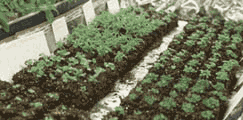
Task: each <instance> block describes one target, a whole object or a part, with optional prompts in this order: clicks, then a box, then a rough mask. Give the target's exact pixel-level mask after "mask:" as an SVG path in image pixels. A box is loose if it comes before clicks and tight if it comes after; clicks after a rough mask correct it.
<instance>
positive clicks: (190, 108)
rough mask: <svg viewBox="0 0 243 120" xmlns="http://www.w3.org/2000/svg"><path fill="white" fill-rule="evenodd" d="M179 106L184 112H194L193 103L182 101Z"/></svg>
mask: <svg viewBox="0 0 243 120" xmlns="http://www.w3.org/2000/svg"><path fill="white" fill-rule="evenodd" d="M181 108H182V110H184V111H185V112H191V113H192V112H194V108H195V105H193V104H191V103H183V104H182V107H181Z"/></svg>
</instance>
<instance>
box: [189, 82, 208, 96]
mask: <svg viewBox="0 0 243 120" xmlns="http://www.w3.org/2000/svg"><path fill="white" fill-rule="evenodd" d="M209 85H210V84H209V82H208V80H203V79H200V80H198V81H197V83H196V84H195V85H194V86H193V87H192V89H191V91H192V92H196V93H204V92H205V88H207V87H209Z"/></svg>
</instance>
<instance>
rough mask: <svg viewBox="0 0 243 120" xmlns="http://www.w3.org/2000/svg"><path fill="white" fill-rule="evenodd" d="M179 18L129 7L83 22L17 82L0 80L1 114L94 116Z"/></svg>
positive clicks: (29, 119) (26, 119) (11, 116)
mask: <svg viewBox="0 0 243 120" xmlns="http://www.w3.org/2000/svg"><path fill="white" fill-rule="evenodd" d="M124 16H126V17H124ZM107 18H109V19H107ZM177 21H178V19H177V16H176V14H175V13H168V14H167V13H166V12H164V11H163V10H161V11H160V12H156V11H155V10H154V9H143V8H134V7H129V8H127V9H121V11H120V12H119V13H117V14H116V15H112V14H111V13H109V12H103V13H102V14H101V15H100V16H97V17H96V18H95V19H94V21H93V22H92V23H91V24H90V25H89V26H85V25H82V24H81V25H79V26H78V27H77V28H75V29H74V31H73V33H72V34H71V35H69V36H68V38H67V39H66V42H67V43H62V42H58V43H57V46H58V49H57V50H55V52H54V56H45V55H42V57H40V59H39V60H34V62H33V60H28V61H26V63H25V64H26V65H27V67H26V68H23V69H22V70H21V71H19V72H18V73H16V74H15V75H14V76H13V84H10V83H7V82H4V81H1V82H0V93H1V96H0V100H1V101H0V104H1V106H0V109H1V110H0V117H1V119H12V120H15V119H16V120H17V119H22V120H32V119H33V120H36V119H89V116H88V113H89V110H90V109H91V108H93V106H94V105H95V104H96V103H97V102H98V101H99V100H100V99H101V98H103V97H105V96H106V95H107V94H108V93H109V92H111V89H112V88H113V87H114V83H115V82H116V80H118V79H119V78H124V74H125V73H127V71H130V70H131V69H132V68H133V67H134V66H135V65H136V64H137V63H138V62H139V61H140V60H141V58H143V57H144V56H145V55H146V53H148V52H149V51H150V50H152V49H154V48H156V47H159V45H160V44H161V43H162V41H161V39H162V37H163V36H165V35H166V34H168V33H169V32H170V31H172V30H173V29H174V28H175V27H177V26H178V24H177ZM128 77H129V76H128Z"/></svg>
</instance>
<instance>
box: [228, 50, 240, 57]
mask: <svg viewBox="0 0 243 120" xmlns="http://www.w3.org/2000/svg"><path fill="white" fill-rule="evenodd" d="M226 55H227V56H231V57H233V58H238V56H237V55H236V54H235V53H234V52H233V51H232V50H226Z"/></svg>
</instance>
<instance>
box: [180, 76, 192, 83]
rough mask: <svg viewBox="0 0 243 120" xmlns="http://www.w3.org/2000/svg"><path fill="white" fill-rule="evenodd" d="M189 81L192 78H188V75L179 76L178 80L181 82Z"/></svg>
mask: <svg viewBox="0 0 243 120" xmlns="http://www.w3.org/2000/svg"><path fill="white" fill-rule="evenodd" d="M190 81H192V79H191V78H189V77H181V78H180V82H181V83H187V84H188V83H190Z"/></svg>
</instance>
